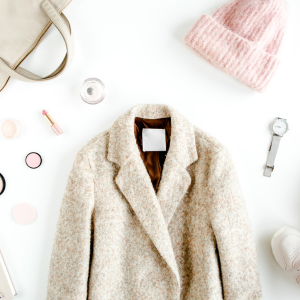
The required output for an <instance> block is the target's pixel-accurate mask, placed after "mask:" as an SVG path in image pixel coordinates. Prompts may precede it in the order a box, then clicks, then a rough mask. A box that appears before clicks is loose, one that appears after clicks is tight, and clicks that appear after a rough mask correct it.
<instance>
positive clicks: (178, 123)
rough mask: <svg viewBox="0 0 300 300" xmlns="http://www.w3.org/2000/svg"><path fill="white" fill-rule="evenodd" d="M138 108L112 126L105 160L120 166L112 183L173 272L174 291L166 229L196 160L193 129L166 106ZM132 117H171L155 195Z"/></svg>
mask: <svg viewBox="0 0 300 300" xmlns="http://www.w3.org/2000/svg"><path fill="white" fill-rule="evenodd" d="M160 107H161V110H157V105H153V106H152V105H147V106H144V105H140V106H136V107H135V108H134V109H132V110H131V111H129V112H128V113H127V114H125V115H124V116H123V117H122V118H120V119H118V120H117V122H116V123H114V125H113V127H112V129H111V131H110V137H109V149H108V156H107V157H108V159H109V160H110V161H112V162H114V163H116V164H118V165H119V166H120V170H119V173H118V175H117V177H116V183H117V185H118V186H119V188H120V190H121V192H122V193H123V195H124V196H125V198H126V199H127V201H128V202H129V204H130V205H131V207H132V209H133V210H134V212H135V214H136V216H137V218H138V219H139V221H140V222H141V224H142V226H143V228H144V229H145V231H146V232H147V234H148V236H149V237H150V238H151V240H152V242H153V244H154V245H155V247H156V248H157V250H158V251H159V253H160V254H161V256H162V257H163V259H164V260H165V261H166V262H167V264H168V265H169V267H170V269H171V270H172V271H173V273H174V275H175V277H176V280H177V283H178V287H179V288H180V278H179V272H178V266H177V263H176V260H175V255H174V251H173V247H172V242H171V239H170V235H169V232H168V225H169V223H170V221H171V219H172V217H173V215H174V213H175V211H176V209H177V207H178V205H179V203H180V201H181V200H182V198H183V197H184V195H185V193H186V192H187V190H188V188H189V186H190V184H191V178H190V175H189V173H188V172H187V170H186V168H187V167H188V166H189V165H190V164H191V163H193V162H194V161H196V160H197V158H198V155H197V151H196V146H195V137H194V130H193V127H192V126H191V125H190V124H189V123H188V122H187V121H186V120H185V119H184V118H183V117H182V116H181V115H180V114H178V113H177V112H176V111H174V110H172V109H170V108H169V107H167V106H164V105H162V106H160ZM135 117H140V118H147V119H158V118H168V117H171V140H170V148H169V151H168V154H167V157H166V160H165V163H164V166H163V172H162V178H161V182H160V185H159V188H158V192H157V194H156V193H155V191H154V188H153V185H152V182H151V179H150V176H149V174H148V172H147V170H146V168H145V166H144V163H143V160H142V159H141V157H140V153H139V151H138V146H137V144H136V139H135V136H134V121H135Z"/></svg>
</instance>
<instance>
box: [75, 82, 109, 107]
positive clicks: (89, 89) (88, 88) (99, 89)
mask: <svg viewBox="0 0 300 300" xmlns="http://www.w3.org/2000/svg"><path fill="white" fill-rule="evenodd" d="M80 95H81V98H82V100H83V101H85V102H86V103H88V104H97V103H100V102H101V101H102V100H103V99H104V97H105V85H104V83H103V82H102V81H101V80H99V79H97V78H89V79H86V80H85V81H84V83H83V85H82V87H81V90H80Z"/></svg>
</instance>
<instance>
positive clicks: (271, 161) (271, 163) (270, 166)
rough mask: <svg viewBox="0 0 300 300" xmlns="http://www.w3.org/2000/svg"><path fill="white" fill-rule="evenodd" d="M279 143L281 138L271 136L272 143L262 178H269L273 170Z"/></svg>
mask: <svg viewBox="0 0 300 300" xmlns="http://www.w3.org/2000/svg"><path fill="white" fill-rule="evenodd" d="M280 141H281V136H279V135H275V134H274V135H273V138H272V143H271V146H270V149H269V154H268V159H267V164H266V167H265V171H264V176H267V177H271V174H272V172H273V170H274V162H275V158H276V154H277V152H278V148H279V144H280Z"/></svg>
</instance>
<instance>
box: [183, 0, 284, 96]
mask: <svg viewBox="0 0 300 300" xmlns="http://www.w3.org/2000/svg"><path fill="white" fill-rule="evenodd" d="M286 21H287V4H286V1H285V0H235V1H230V2H229V3H228V4H226V5H224V6H222V7H221V8H220V9H218V10H217V11H216V12H215V14H214V15H213V16H209V15H203V16H201V18H200V20H199V21H198V22H197V23H196V25H195V26H194V28H193V29H192V30H191V31H190V33H189V34H188V35H187V36H186V38H185V42H186V44H187V45H188V46H190V47H191V48H192V49H193V50H195V51H196V52H197V53H198V54H199V55H200V56H202V57H203V58H204V59H206V60H207V61H209V62H210V63H212V64H213V65H215V66H216V67H218V68H219V69H221V70H223V71H224V72H226V73H228V74H230V75H232V76H234V77H236V78H237V79H239V80H241V81H242V82H244V83H245V84H247V85H248V86H249V87H251V88H253V89H255V90H258V91H260V92H262V91H264V90H265V88H266V87H267V85H268V83H269V81H270V80H271V78H272V76H273V74H274V72H275V71H276V68H277V66H278V63H279V61H278V58H277V56H276V55H277V53H278V50H279V47H280V45H281V41H282V38H283V35H284V31H285V27H286Z"/></svg>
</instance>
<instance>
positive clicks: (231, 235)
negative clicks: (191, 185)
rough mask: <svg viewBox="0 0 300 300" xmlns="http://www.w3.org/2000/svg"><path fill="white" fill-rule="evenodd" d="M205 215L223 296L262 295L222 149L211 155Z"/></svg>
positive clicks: (240, 202)
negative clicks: (211, 235)
mask: <svg viewBox="0 0 300 300" xmlns="http://www.w3.org/2000/svg"><path fill="white" fill-rule="evenodd" d="M209 178H210V179H209V190H210V194H211V195H210V199H211V202H210V203H209V205H208V206H209V207H208V210H209V215H210V219H211V225H212V227H213V231H214V234H215V238H216V243H217V252H218V255H219V261H220V269H221V270H220V271H221V272H220V273H221V277H222V278H221V280H222V285H223V294H224V299H225V300H257V299H262V292H261V286H260V281H259V274H258V266H257V255H256V248H255V244H254V238H253V233H252V229H251V225H250V220H249V217H248V212H247V208H246V204H245V201H244V199H243V196H242V193H241V189H240V186H239V182H238V179H237V176H236V172H235V169H234V166H233V163H232V160H231V157H230V154H229V153H228V151H227V150H226V149H222V150H220V151H219V152H218V153H217V155H216V157H214V158H212V162H211V168H210V174H209Z"/></svg>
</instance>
